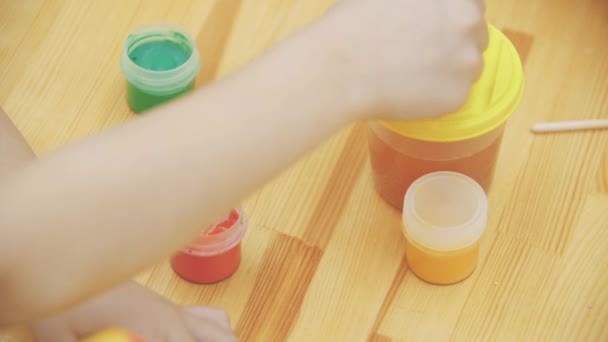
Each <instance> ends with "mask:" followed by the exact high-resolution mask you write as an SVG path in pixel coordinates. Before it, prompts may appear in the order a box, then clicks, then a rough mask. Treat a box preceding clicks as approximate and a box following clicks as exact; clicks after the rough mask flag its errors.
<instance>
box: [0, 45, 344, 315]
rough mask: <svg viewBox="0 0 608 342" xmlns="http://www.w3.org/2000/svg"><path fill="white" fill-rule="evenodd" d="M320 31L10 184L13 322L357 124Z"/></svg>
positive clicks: (140, 260) (2, 271) (7, 221)
mask: <svg viewBox="0 0 608 342" xmlns="http://www.w3.org/2000/svg"><path fill="white" fill-rule="evenodd" d="M312 37H317V38H319V37H322V35H320V34H317V35H311V34H303V35H300V36H298V37H296V38H295V39H292V40H290V41H289V42H288V43H286V44H284V45H283V46H281V47H280V48H278V49H275V50H274V51H272V52H271V53H270V54H269V55H267V56H266V57H265V58H263V59H262V60H260V61H258V62H256V63H255V64H253V65H251V66H250V67H248V68H246V69H244V70H243V71H241V72H240V73H238V74H237V75H235V76H234V77H231V78H228V79H226V80H224V81H222V82H220V83H218V84H216V85H212V86H210V87H209V88H207V89H205V90H202V91H197V92H196V93H194V94H192V95H191V96H189V97H187V98H184V99H182V100H180V101H177V102H175V103H172V104H170V105H167V106H165V107H162V108H159V109H157V110H155V111H153V112H151V113H148V114H146V115H145V116H144V117H142V118H138V119H135V120H133V121H131V122H129V123H127V124H125V125H123V126H121V127H117V128H115V129H111V130H109V131H107V132H105V133H103V134H101V135H99V136H97V137H94V138H92V139H89V140H87V141H84V142H82V143H80V144H76V145H73V146H69V147H66V148H64V149H63V150H60V151H58V152H56V153H54V154H51V155H49V156H48V157H46V158H43V159H41V160H39V161H35V162H32V163H29V164H28V165H26V166H25V167H24V168H22V169H20V170H19V171H18V172H13V174H11V175H9V177H6V178H4V179H3V180H0V189H2V190H1V191H0V227H2V230H1V232H0V234H1V235H2V236H0V241H2V246H1V247H2V252H1V253H2V257H1V258H0V275H1V276H2V278H0V279H2V281H1V282H0V286H1V288H0V297H1V298H0V303H2V305H1V309H3V310H2V311H0V322H10V321H14V320H21V319H27V318H29V317H31V315H32V314H44V313H46V312H49V311H50V310H55V309H59V308H61V307H64V306H65V305H69V304H71V303H74V302H75V301H78V300H80V299H83V298H85V297H87V296H90V295H92V294H94V293H96V292H98V291H100V290H103V289H106V288H108V287H109V286H111V285H113V284H115V283H117V282H119V281H122V280H124V279H125V278H128V277H130V276H132V275H133V274H134V273H135V272H137V271H139V270H141V269H142V268H143V267H145V266H148V265H150V264H151V263H153V262H155V261H157V260H159V259H160V258H161V257H163V256H165V255H167V254H168V253H170V252H171V251H173V250H176V249H177V248H179V247H180V246H182V245H183V244H185V243H187V242H188V241H189V240H190V239H192V238H194V237H195V235H196V234H197V233H199V232H200V230H201V229H202V228H203V227H205V226H206V225H207V224H208V223H210V222H211V221H212V220H213V219H214V218H216V217H218V216H219V215H221V214H223V213H224V212H225V211H227V210H228V209H229V208H230V207H231V206H232V205H235V204H237V203H238V202H239V201H240V200H241V199H242V198H243V196H245V195H246V194H247V193H249V192H251V191H253V190H254V189H255V188H256V187H258V186H260V185H261V184H263V183H264V182H266V181H267V180H269V179H270V178H271V177H272V176H273V175H275V173H276V172H277V171H279V170H280V169H281V168H284V167H285V166H286V165H288V164H289V163H290V162H292V161H293V160H294V159H296V158H297V157H298V156H300V155H301V154H303V153H304V152H306V151H308V150H309V149H310V148H311V147H313V146H314V145H315V144H317V143H319V142H320V141H321V140H323V139H324V138H326V137H328V136H329V135H330V133H331V132H334V131H335V130H336V129H338V128H339V127H341V126H343V125H345V124H346V123H348V122H349V121H350V120H351V119H352V117H349V114H348V113H349V109H350V108H349V105H348V103H347V101H344V99H343V98H342V96H341V94H340V89H342V87H341V85H339V84H336V82H338V81H337V80H338V78H337V77H333V76H332V73H333V72H334V70H332V69H331V68H330V67H326V66H328V65H329V63H328V61H327V60H326V58H327V56H329V55H330V54H328V53H327V51H324V52H322V51H321V50H322V49H327V48H328V46H326V44H324V43H323V42H322V41H319V40H315V41H313V40H312ZM39 284H44V285H42V286H41V285H39ZM9 308H10V309H9Z"/></svg>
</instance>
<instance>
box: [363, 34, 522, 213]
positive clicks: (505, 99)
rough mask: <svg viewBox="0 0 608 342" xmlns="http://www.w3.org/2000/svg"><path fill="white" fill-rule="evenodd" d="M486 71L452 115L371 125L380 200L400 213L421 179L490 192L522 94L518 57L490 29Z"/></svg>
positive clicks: (502, 37) (370, 138)
mask: <svg viewBox="0 0 608 342" xmlns="http://www.w3.org/2000/svg"><path fill="white" fill-rule="evenodd" d="M488 33H489V44H488V48H487V50H486V51H485V53H484V63H485V67H484V70H483V72H482V75H481V77H480V79H479V81H478V82H477V83H476V84H475V85H474V87H473V89H472V90H471V94H470V95H469V98H468V99H467V102H466V104H465V105H464V106H463V107H462V108H461V109H460V110H459V111H458V112H456V113H452V114H449V115H445V116H443V117H440V118H437V119H431V120H420V121H409V122H398V121H374V122H370V123H369V134H368V136H369V149H370V159H371V164H372V170H373V175H374V182H375V185H376V189H377V190H378V192H379V193H380V195H381V196H382V197H383V198H384V199H385V200H386V201H387V202H388V203H390V204H391V205H392V206H394V207H396V208H399V209H402V208H403V197H404V195H405V192H406V191H407V189H408V187H409V186H410V185H411V184H412V183H413V182H414V181H415V180H416V179H418V178H420V177H422V176H423V175H425V174H428V173H431V172H437V171H454V172H458V173H462V174H465V175H467V176H469V177H471V178H473V179H474V180H475V181H477V182H478V183H479V184H480V185H481V186H482V187H483V188H484V189H485V190H488V189H489V187H490V185H491V183H492V178H493V175H494V166H495V164H496V160H497V157H498V152H499V149H500V144H501V141H502V135H503V131H504V127H505V123H506V121H507V119H508V118H509V117H510V116H511V114H512V113H513V112H514V111H515V109H516V108H517V106H518V104H519V102H520V100H521V97H522V94H523V83H524V77H523V69H522V65H521V61H520V58H519V55H518V54H517V51H516V50H515V48H514V47H513V45H512V44H511V42H510V41H509V40H508V38H507V37H505V36H504V35H503V34H502V33H501V32H500V31H498V30H497V29H496V28H494V27H493V26H489V29H488Z"/></svg>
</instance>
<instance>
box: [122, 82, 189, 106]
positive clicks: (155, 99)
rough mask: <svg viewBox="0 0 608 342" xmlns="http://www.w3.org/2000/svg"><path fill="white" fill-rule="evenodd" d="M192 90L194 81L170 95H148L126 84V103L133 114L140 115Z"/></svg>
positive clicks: (128, 83)
mask: <svg viewBox="0 0 608 342" xmlns="http://www.w3.org/2000/svg"><path fill="white" fill-rule="evenodd" d="M192 89H194V81H192V82H190V84H188V85H187V86H186V87H185V88H182V89H178V90H177V91H176V92H174V93H171V94H163V95H154V94H149V93H147V92H145V91H143V90H142V89H140V88H138V87H136V86H134V85H133V84H131V83H130V82H127V102H128V103H129V106H130V107H131V109H132V110H133V111H134V112H135V113H141V112H143V111H146V110H148V109H151V108H153V107H156V106H158V105H160V104H163V103H164V102H167V101H169V100H171V99H174V98H176V97H178V96H181V95H183V94H185V93H187V92H189V91H190V90H192Z"/></svg>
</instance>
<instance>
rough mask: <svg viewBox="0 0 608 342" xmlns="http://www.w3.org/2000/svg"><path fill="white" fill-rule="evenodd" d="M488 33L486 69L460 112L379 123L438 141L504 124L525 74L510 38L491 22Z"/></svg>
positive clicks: (518, 97) (462, 137)
mask: <svg viewBox="0 0 608 342" xmlns="http://www.w3.org/2000/svg"><path fill="white" fill-rule="evenodd" d="M488 36H489V42H488V48H487V49H486V51H485V52H484V55H483V59H484V65H485V67H484V70H483V71H482V73H481V76H480V78H479V80H478V81H477V83H475V85H474V86H473V88H472V89H471V93H470V95H469V97H468V99H467V102H466V103H465V105H464V106H463V107H462V108H461V109H460V110H459V111H457V112H455V113H451V114H448V115H444V116H442V117H439V118H435V119H430V120H418V121H381V122H380V123H381V124H382V125H383V126H384V127H386V128H388V129H390V130H392V131H394V132H396V133H398V134H400V135H403V136H407V137H410V138H414V139H418V140H425V141H436V142H450V141H460V140H466V139H470V138H474V137H478V136H480V135H483V134H485V133H487V132H490V131H492V130H493V129H495V128H497V127H499V126H500V125H502V124H503V123H504V122H505V121H506V120H507V119H508V118H509V117H510V116H511V114H512V113H513V112H514V111H515V109H516V108H517V105H518V104H519V101H520V100H521V97H522V95H523V89H524V73H523V68H522V65H521V60H520V58H519V54H518V53H517V50H516V49H515V47H514V46H513V44H511V41H509V39H508V38H507V37H506V36H505V35H504V34H503V33H502V32H500V31H499V30H498V29H497V28H495V27H494V26H492V25H489V27H488Z"/></svg>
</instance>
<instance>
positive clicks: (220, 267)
mask: <svg viewBox="0 0 608 342" xmlns="http://www.w3.org/2000/svg"><path fill="white" fill-rule="evenodd" d="M246 230H247V217H246V214H245V211H244V210H243V209H242V208H239V209H232V211H231V212H230V214H229V215H228V216H227V217H225V218H224V219H223V220H222V221H221V222H220V223H218V224H216V225H213V226H212V227H210V228H209V229H207V230H206V231H205V232H204V233H203V234H201V236H199V237H198V238H197V239H196V240H195V241H193V242H192V243H191V244H190V245H188V246H186V247H185V248H183V249H182V250H181V251H180V252H178V253H177V254H175V255H174V256H173V258H172V259H171V267H173V270H174V271H175V273H177V274H178V275H179V276H180V277H182V278H184V279H185V280H188V281H191V282H194V283H199V284H212V283H217V282H219V281H221V280H224V279H226V278H228V277H230V276H231V275H232V274H234V272H236V270H237V269H238V267H239V265H240V263H241V240H242V239H243V237H244V236H245V231H246Z"/></svg>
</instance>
